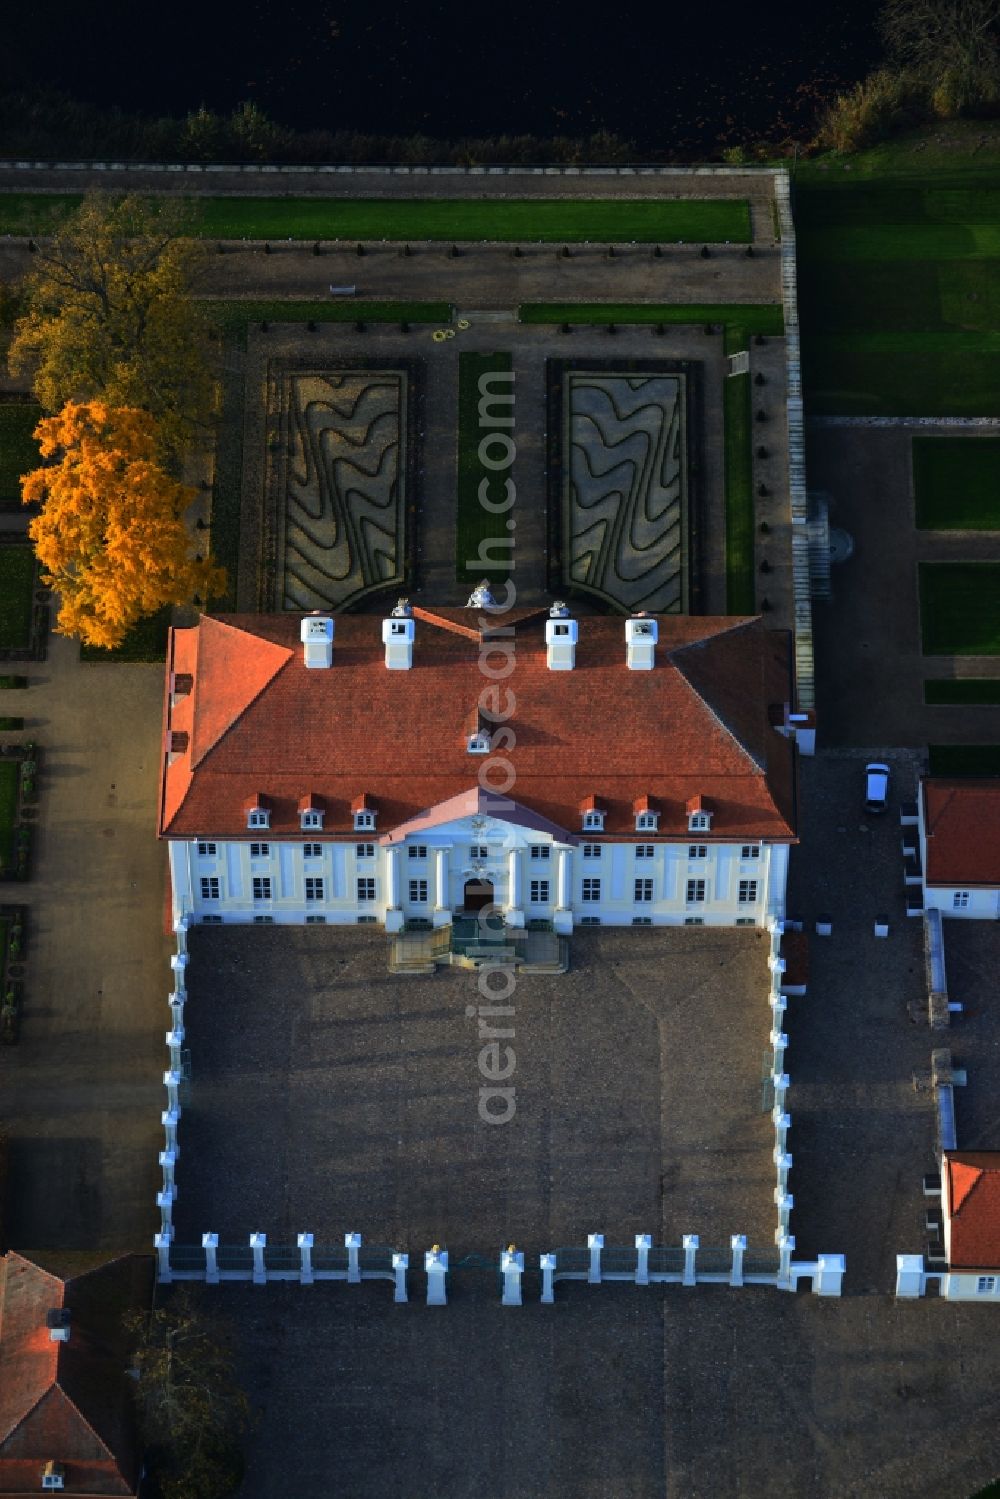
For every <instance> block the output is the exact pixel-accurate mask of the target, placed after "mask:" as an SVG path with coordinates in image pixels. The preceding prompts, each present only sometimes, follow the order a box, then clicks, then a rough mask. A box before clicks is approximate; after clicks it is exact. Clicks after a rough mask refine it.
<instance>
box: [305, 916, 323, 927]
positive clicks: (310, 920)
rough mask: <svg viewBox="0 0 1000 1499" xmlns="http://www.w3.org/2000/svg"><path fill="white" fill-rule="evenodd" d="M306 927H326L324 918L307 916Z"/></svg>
mask: <svg viewBox="0 0 1000 1499" xmlns="http://www.w3.org/2000/svg"><path fill="white" fill-rule="evenodd" d="M306 926H326V917H325V916H307V917H306Z"/></svg>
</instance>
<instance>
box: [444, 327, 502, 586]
mask: <svg viewBox="0 0 1000 1499" xmlns="http://www.w3.org/2000/svg"><path fill="white" fill-rule="evenodd" d="M510 368H511V356H510V355H509V354H503V353H497V354H473V353H471V352H470V353H466V354H459V356H458V505H457V510H456V516H455V576H456V578H457V579H458V581H459V582H460V583H462V584H468V585H469V587H470V588H471V587H472V585H473V584H474V583H477V582H478V581H479V579H480V578H481V577H482V576H483V568H482V566H481V565H479V564H477V563H476V562H475V560H474V559H475V558H477V557H479V556H480V546H481V545H482V544H483V543H484V542H485V543H489V542H491V541H492V542H494V543H496V542H497V541H499V540H500V539H501V538H503V539H505V538H506V537H507V536H508V535H509V532H508V531H507V529H506V520H505V516H504V515H494V514H491V513H490V512H489V511H488V510H485V509H484V508H483V504H482V501H481V500H480V498H479V485H480V483H481V482H482V480H483V479H489V480H490V481H491V482H490V486H489V489H488V491H487V498H488V499H489V501H490V503H491V504H497V503H500V502H502V501H503V499H504V495H505V486H504V479H505V478H506V477H507V475H506V474H505V473H502V472H501V473H497V472H496V471H494V470H491V469H489V468H486V467H484V465H483V463H482V461H481V459H480V456H479V445H480V443H481V442H482V441H483V438H484V436H486V435H487V434H488V433H490V432H503V433H505V434H506V435H507V436H509V435H510V428H509V427H508V426H504V425H503V424H502V422H499V421H496V420H493V421H490V420H486V421H483V420H482V419H481V414H480V402H481V400H482V393H481V391H480V379H481V378H482V376H483V375H486V374H489V373H490V372H491V371H500V372H506V371H509V370H510ZM513 390H514V386H513V382H507V381H494V382H491V384H490V385H489V388H488V391H487V392H486V394H487V396H488V398H489V399H490V405H489V407H488V408H487V409H486V410H485V411H484V413H483V414H484V415H485V416H486V417H487V418H489V417H490V416H493V417H494V418H496V417H503V416H504V415H506V414H508V413H511V412H512V411H513V407H512V406H510V405H508V404H504V402H503V401H502V400H499V399H498V398H499V397H501V396H504V395H507V394H512V393H513ZM487 456H488V457H489V458H490V460H491V462H501V461H502V460H503V453H502V452H501V450H500V445H499V444H497V445H496V449H495V451H494V450H493V449H491V450H490V452H489V453H488V455H487ZM489 555H491V556H494V557H495V558H496V559H497V560H500V559H502V558H503V557H505V556H507V555H509V554H508V553H507V552H505V551H504V550H503V549H502V547H501V546H496V545H494V547H493V548H492V549H491V551H490V553H489Z"/></svg>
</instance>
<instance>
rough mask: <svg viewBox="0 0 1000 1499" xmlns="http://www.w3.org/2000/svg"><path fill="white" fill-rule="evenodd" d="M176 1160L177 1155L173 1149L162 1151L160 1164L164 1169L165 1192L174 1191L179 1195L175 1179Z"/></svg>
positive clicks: (175, 1194)
mask: <svg viewBox="0 0 1000 1499" xmlns="http://www.w3.org/2000/svg"><path fill="white" fill-rule="evenodd" d="M176 1161H177V1157H176V1156H175V1155H174V1152H173V1151H172V1150H161V1151H160V1166H161V1168H162V1170H163V1190H164V1192H173V1194H174V1196H175V1197H176V1196H177V1186H176V1183H175V1181H174V1165H175V1164H176Z"/></svg>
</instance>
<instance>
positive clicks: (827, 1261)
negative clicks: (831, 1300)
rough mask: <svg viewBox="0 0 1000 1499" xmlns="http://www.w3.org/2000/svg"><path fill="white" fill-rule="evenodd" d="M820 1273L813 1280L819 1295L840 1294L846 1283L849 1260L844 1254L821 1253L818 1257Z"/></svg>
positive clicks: (814, 1287) (814, 1288)
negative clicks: (845, 1276) (845, 1277)
mask: <svg viewBox="0 0 1000 1499" xmlns="http://www.w3.org/2000/svg"><path fill="white" fill-rule="evenodd" d="M816 1262H817V1264H818V1265H819V1273H818V1274H817V1276H816V1278H815V1280H814V1281H813V1290H814V1291H815V1292H816V1295H817V1296H839V1295H840V1293H841V1290H842V1288H843V1284H844V1275H845V1273H846V1270H847V1260H846V1259H845V1258H844V1256H843V1255H842V1254H820V1255H817V1257H816Z"/></svg>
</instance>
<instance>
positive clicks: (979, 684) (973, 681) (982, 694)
mask: <svg viewBox="0 0 1000 1499" xmlns="http://www.w3.org/2000/svg"><path fill="white" fill-rule="evenodd" d="M924 702H925V703H927V704H928V705H929V706H930V707H935V706H938V705H943V706H948V705H950V704H952V703H982V704H986V705H988V706H990V705H993V704H1000V677H944V678H933V679H931V680H930V681H927V682H925V683H924Z"/></svg>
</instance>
